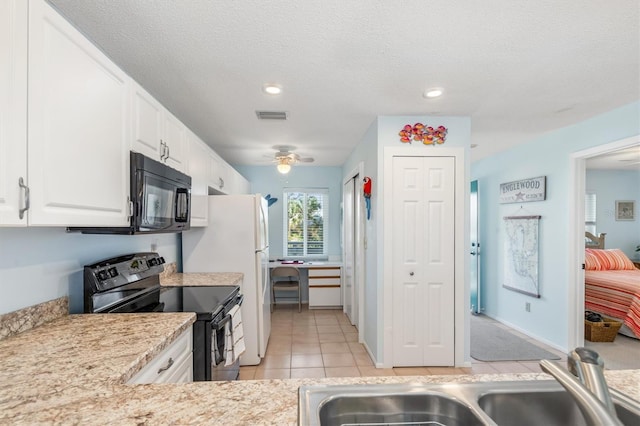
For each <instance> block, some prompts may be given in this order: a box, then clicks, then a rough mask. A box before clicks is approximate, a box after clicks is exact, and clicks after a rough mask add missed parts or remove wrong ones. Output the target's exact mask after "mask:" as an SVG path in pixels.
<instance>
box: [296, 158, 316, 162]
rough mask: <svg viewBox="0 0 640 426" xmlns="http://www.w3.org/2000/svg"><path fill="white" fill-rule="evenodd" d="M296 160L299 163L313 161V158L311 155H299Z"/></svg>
mask: <svg viewBox="0 0 640 426" xmlns="http://www.w3.org/2000/svg"><path fill="white" fill-rule="evenodd" d="M298 161H299V162H301V163H313V158H311V157H301V158H298Z"/></svg>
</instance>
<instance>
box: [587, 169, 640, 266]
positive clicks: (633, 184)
mask: <svg viewBox="0 0 640 426" xmlns="http://www.w3.org/2000/svg"><path fill="white" fill-rule="evenodd" d="M585 188H586V190H587V192H593V193H595V194H596V232H598V233H600V232H606V233H607V236H606V240H605V241H606V242H605V244H606V246H605V247H606V248H619V249H620V250H622V251H623V252H624V253H625V254H626V255H627V256H628V257H629V258H634V257H640V253H638V252H636V251H635V249H636V246H637V245H639V244H640V216H639V214H638V209H639V208H640V171H637V170H587V174H586V181H585ZM616 200H633V201H635V202H636V220H633V221H621V220H616V218H615V211H616V204H615V202H616Z"/></svg>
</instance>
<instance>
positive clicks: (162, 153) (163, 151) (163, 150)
mask: <svg viewBox="0 0 640 426" xmlns="http://www.w3.org/2000/svg"><path fill="white" fill-rule="evenodd" d="M166 152H167V144H166V143H164V141H163V140H162V139H160V161H164V159H165V154H166Z"/></svg>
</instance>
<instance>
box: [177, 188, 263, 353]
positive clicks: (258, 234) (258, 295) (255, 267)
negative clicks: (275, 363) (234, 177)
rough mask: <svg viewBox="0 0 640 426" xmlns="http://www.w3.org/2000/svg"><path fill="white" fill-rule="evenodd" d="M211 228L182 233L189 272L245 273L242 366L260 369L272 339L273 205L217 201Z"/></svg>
mask: <svg viewBox="0 0 640 426" xmlns="http://www.w3.org/2000/svg"><path fill="white" fill-rule="evenodd" d="M208 198H209V200H208V202H209V224H208V226H207V227H204V228H191V229H190V230H189V231H185V232H183V233H182V263H183V271H184V272H242V273H243V274H244V279H243V280H242V285H241V286H240V292H241V293H242V294H243V295H244V301H243V303H242V308H241V311H240V312H241V314H242V324H243V326H244V339H245V346H246V351H245V353H244V354H243V355H242V356H241V357H240V365H258V364H260V360H261V359H262V358H264V355H265V352H266V350H267V342H268V341H269V334H270V333H271V294H270V293H269V289H270V285H269V284H270V283H269V235H268V216H267V201H266V200H265V199H264V198H263V197H262V196H261V195H260V194H255V195H212V196H209V197H208Z"/></svg>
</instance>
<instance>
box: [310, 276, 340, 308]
mask: <svg viewBox="0 0 640 426" xmlns="http://www.w3.org/2000/svg"><path fill="white" fill-rule="evenodd" d="M308 271H309V308H326V307H335V308H338V307H340V306H342V292H341V290H340V288H341V284H342V268H340V267H337V266H325V267H312V268H309V269H308Z"/></svg>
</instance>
